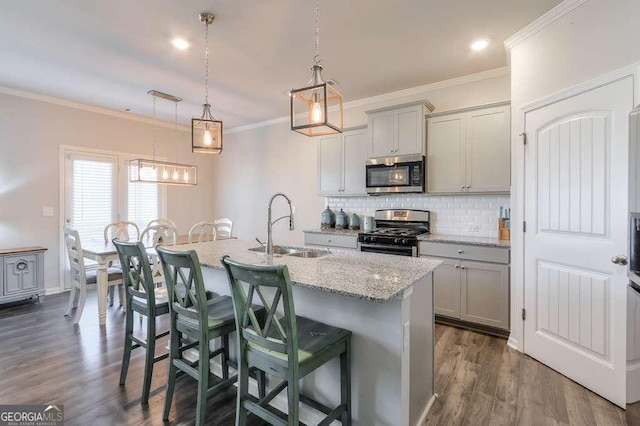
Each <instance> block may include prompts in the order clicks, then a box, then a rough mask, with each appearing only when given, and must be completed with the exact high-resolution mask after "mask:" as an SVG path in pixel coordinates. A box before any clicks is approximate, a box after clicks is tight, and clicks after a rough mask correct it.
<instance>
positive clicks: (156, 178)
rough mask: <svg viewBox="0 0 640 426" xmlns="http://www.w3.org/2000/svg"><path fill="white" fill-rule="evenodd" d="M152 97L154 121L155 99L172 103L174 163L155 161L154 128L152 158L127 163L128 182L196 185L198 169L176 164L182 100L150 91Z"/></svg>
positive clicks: (154, 116) (154, 133)
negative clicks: (180, 103) (179, 108)
mask: <svg viewBox="0 0 640 426" xmlns="http://www.w3.org/2000/svg"><path fill="white" fill-rule="evenodd" d="M148 93H149V94H150V95H151V96H153V119H154V121H155V119H156V98H162V99H166V100H168V101H171V102H173V103H174V143H175V153H176V154H175V162H168V161H159V160H156V127H157V125H156V124H154V127H153V135H152V142H153V156H152V159H151V160H149V159H144V158H136V159H135V160H131V161H129V182H142V183H145V182H146V183H162V184H167V185H191V186H193V185H197V184H198V168H197V167H196V166H193V165H190V164H182V163H178V102H180V101H182V98H179V97H177V96H173V95H169V94H167V93H163V92H159V91H157V90H150V91H149V92H148Z"/></svg>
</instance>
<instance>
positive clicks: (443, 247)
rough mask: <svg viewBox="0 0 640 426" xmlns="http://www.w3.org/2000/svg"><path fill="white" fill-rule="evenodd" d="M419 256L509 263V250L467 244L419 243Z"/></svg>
mask: <svg viewBox="0 0 640 426" xmlns="http://www.w3.org/2000/svg"><path fill="white" fill-rule="evenodd" d="M420 256H437V257H450V258H453V259H468V260H479V261H481V262H494V263H505V264H508V263H509V249H508V248H497V247H479V246H472V245H467V244H453V243H434V242H431V241H421V242H420Z"/></svg>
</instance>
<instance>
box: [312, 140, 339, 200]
mask: <svg viewBox="0 0 640 426" xmlns="http://www.w3.org/2000/svg"><path fill="white" fill-rule="evenodd" d="M342 169H343V166H342V135H340V134H337V135H333V136H328V137H323V138H321V139H320V141H319V144H318V194H319V195H341V194H342V192H341V191H342Z"/></svg>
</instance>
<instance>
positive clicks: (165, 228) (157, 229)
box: [140, 225, 178, 285]
mask: <svg viewBox="0 0 640 426" xmlns="http://www.w3.org/2000/svg"><path fill="white" fill-rule="evenodd" d="M177 241H178V232H177V230H176V228H175V227H173V226H171V225H153V226H147V227H146V228H145V229H144V230H143V231H142V234H141V235H140V242H141V243H143V244H144V245H145V247H153V246H156V245H158V244H161V245H163V246H172V245H175V244H176V243H177ZM151 261H152V262H151V270H152V272H153V282H154V283H156V285H160V284H162V283H163V282H164V273H163V271H162V266H161V265H160V258H158V257H154V258H152V259H151Z"/></svg>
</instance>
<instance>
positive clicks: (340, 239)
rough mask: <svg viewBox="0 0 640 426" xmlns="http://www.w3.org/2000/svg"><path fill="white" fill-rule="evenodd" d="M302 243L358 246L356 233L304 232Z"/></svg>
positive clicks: (341, 246)
mask: <svg viewBox="0 0 640 426" xmlns="http://www.w3.org/2000/svg"><path fill="white" fill-rule="evenodd" d="M304 243H305V244H309V245H315V246H329V247H340V248H349V249H356V248H358V236H357V235H335V234H314V233H310V232H305V234H304Z"/></svg>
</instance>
